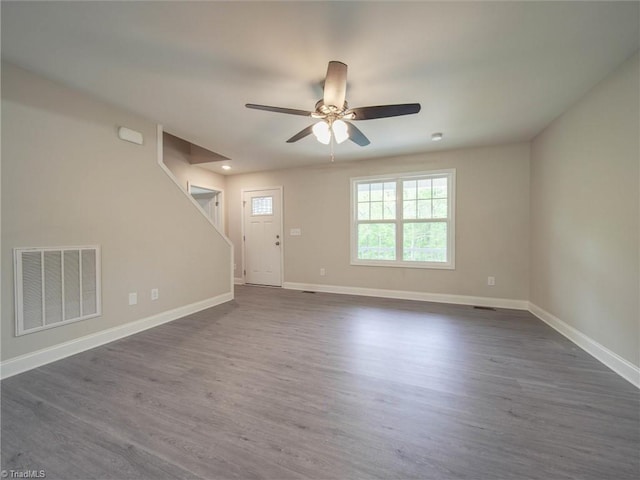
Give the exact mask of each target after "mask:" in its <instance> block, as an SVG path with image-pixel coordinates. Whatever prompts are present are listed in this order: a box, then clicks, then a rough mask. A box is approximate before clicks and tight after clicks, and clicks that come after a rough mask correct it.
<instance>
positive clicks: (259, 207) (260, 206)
mask: <svg viewBox="0 0 640 480" xmlns="http://www.w3.org/2000/svg"><path fill="white" fill-rule="evenodd" d="M251 215H252V216H256V215H273V197H253V198H252V199H251Z"/></svg>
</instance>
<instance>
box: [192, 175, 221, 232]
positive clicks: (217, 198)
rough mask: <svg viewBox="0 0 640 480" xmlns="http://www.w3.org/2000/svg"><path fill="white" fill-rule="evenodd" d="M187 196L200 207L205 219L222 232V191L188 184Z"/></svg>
mask: <svg viewBox="0 0 640 480" xmlns="http://www.w3.org/2000/svg"><path fill="white" fill-rule="evenodd" d="M189 194H190V195H191V196H192V197H193V198H194V200H195V201H196V202H197V203H198V205H200V208H202V210H203V211H204V214H205V215H206V216H207V218H209V220H211V222H213V224H214V225H215V226H216V227H218V229H219V230H220V231H223V227H224V226H223V224H222V223H223V221H222V190H217V189H214V188H208V187H203V186H201V185H193V184H191V183H189Z"/></svg>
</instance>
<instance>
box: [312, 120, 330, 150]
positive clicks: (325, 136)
mask: <svg viewBox="0 0 640 480" xmlns="http://www.w3.org/2000/svg"><path fill="white" fill-rule="evenodd" d="M312 131H313V134H314V135H315V136H316V138H317V139H318V141H319V142H320V143H324V144H325V145H328V144H329V142H330V141H331V131H330V130H329V124H328V123H327V122H324V121H323V122H318V123H316V124H315V125H314V126H313V129H312Z"/></svg>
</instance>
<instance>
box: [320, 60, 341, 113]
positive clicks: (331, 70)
mask: <svg viewBox="0 0 640 480" xmlns="http://www.w3.org/2000/svg"><path fill="white" fill-rule="evenodd" d="M346 95H347V65H346V64H344V63H342V62H336V61H332V62H329V66H328V67H327V76H326V78H325V80H324V97H323V99H322V101H323V102H324V104H325V105H326V106H331V105H333V106H334V107H337V108H338V109H339V110H342V108H344V100H345V97H346Z"/></svg>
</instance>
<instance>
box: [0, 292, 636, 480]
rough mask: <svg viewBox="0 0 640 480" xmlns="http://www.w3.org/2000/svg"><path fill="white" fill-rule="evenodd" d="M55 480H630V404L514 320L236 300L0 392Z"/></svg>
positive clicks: (352, 301)
mask: <svg viewBox="0 0 640 480" xmlns="http://www.w3.org/2000/svg"><path fill="white" fill-rule="evenodd" d="M1 423H2V465H1V467H2V469H3V470H6V471H11V470H13V471H24V470H44V471H45V472H46V478H47V479H48V480H50V479H67V480H71V479H94V478H95V479H154V480H156V479H164V478H166V479H178V478H189V479H227V478H229V479H231V478H234V479H253V478H264V479H298V478H299V479H360V478H381V479H404V478H421V479H525V478H537V479H568V478H578V479H637V478H639V477H640V394H639V392H638V390H637V389H635V388H634V387H633V386H632V385H630V384H629V383H627V382H626V381H625V380H623V379H621V378H620V377H618V376H617V375H616V374H615V373H613V372H611V371H610V370H608V369H607V368H606V367H604V366H603V365H601V364H600V363H598V362H597V361H596V360H594V359H593V358H592V357H590V356H589V355H588V354H586V353H585V352H583V351H582V350H580V349H579V348H577V347H575V346H574V345H573V344H572V343H570V342H569V341H568V340H566V339H564V338H563V337H562V336H560V335H559V334H557V333H556V332H555V331H553V330H552V329H550V328H549V327H548V326H546V325H545V324H543V323H542V322H540V321H538V320H537V319H535V318H534V317H533V316H532V315H531V314H529V313H527V312H520V311H514V310H498V311H487V310H477V309H473V308H472V307H468V306H454V305H441V304H432V303H424V302H411V301H402V300H388V299H375V298H366V297H355V296H343V295H331V294H320V293H316V294H313V293H303V292H296V291H287V290H280V289H267V288H258V287H238V288H237V289H236V300H235V301H233V302H230V303H228V304H225V305H221V306H218V307H215V308H212V309H209V310H206V311H203V312H200V313H198V314H195V315H192V316H189V317H186V318H184V319H180V320H177V321H175V322H172V323H170V324H166V325H163V326H161V327H157V328H155V329H152V330H149V331H146V332H143V333H140V334H138V335H135V336H132V337H128V338H126V339H123V340H120V341H118V342H114V343H111V344H109V345H105V346H103V347H99V348H96V349H94V350H91V351H88V352H85V353H82V354H79V355H75V356H73V357H70V358H67V359H64V360H62V361H59V362H56V363H54V364H50V365H47V366H45V367H41V368H38V369H36V370H32V371H30V372H26V373H24V374H21V375H18V376H15V377H12V378H9V379H7V380H5V381H3V382H2V417H1Z"/></svg>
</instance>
